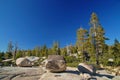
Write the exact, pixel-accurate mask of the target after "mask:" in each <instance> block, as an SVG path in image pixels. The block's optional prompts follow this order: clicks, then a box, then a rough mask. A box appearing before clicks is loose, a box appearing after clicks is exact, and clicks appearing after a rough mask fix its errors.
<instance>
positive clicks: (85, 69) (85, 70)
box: [78, 63, 96, 74]
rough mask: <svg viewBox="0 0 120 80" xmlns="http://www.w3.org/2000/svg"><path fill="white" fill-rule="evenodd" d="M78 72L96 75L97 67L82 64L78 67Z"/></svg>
mask: <svg viewBox="0 0 120 80" xmlns="http://www.w3.org/2000/svg"><path fill="white" fill-rule="evenodd" d="M78 70H79V71H80V72H81V73H88V74H95V73H96V69H95V67H94V66H93V65H90V64H86V63H80V64H79V65H78Z"/></svg>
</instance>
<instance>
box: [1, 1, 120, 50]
mask: <svg viewBox="0 0 120 80" xmlns="http://www.w3.org/2000/svg"><path fill="white" fill-rule="evenodd" d="M92 12H96V13H97V15H98V17H99V20H100V23H101V24H102V26H103V27H104V29H105V32H106V36H107V37H108V38H109V39H110V40H109V41H106V43H107V44H113V41H114V39H115V38H117V39H118V40H119V41H120V0H0V51H5V50H6V49H7V44H8V42H9V41H12V42H13V43H16V42H17V43H18V46H19V48H21V49H32V48H34V47H35V46H42V45H44V44H46V45H47V46H48V47H51V46H52V44H53V42H54V41H59V42H60V46H61V47H63V46H66V45H67V44H73V45H74V44H75V42H76V30H77V29H78V28H79V27H80V26H82V27H83V28H86V29H89V28H90V26H89V20H90V15H91V13H92Z"/></svg>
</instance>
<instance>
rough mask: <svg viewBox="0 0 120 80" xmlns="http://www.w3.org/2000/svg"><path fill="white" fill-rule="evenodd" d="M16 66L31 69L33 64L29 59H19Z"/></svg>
mask: <svg viewBox="0 0 120 80" xmlns="http://www.w3.org/2000/svg"><path fill="white" fill-rule="evenodd" d="M16 65H17V66H20V67H30V66H32V63H31V61H29V60H28V59H27V58H18V59H17V60H16Z"/></svg>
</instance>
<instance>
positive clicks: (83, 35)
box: [76, 28, 88, 61]
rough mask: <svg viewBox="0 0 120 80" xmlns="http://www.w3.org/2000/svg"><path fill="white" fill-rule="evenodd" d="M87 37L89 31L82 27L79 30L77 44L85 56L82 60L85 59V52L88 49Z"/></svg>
mask: <svg viewBox="0 0 120 80" xmlns="http://www.w3.org/2000/svg"><path fill="white" fill-rule="evenodd" d="M87 39H88V31H87V30H85V29H83V28H80V29H78V30H77V42H76V46H77V48H78V52H79V53H80V56H81V57H82V58H83V59H82V61H85V56H84V52H85V51H87V46H86V43H87Z"/></svg>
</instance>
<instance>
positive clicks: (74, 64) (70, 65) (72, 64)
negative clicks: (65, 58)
mask: <svg viewBox="0 0 120 80" xmlns="http://www.w3.org/2000/svg"><path fill="white" fill-rule="evenodd" d="M78 64H79V62H73V63H67V66H68V67H77V66H78Z"/></svg>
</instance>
